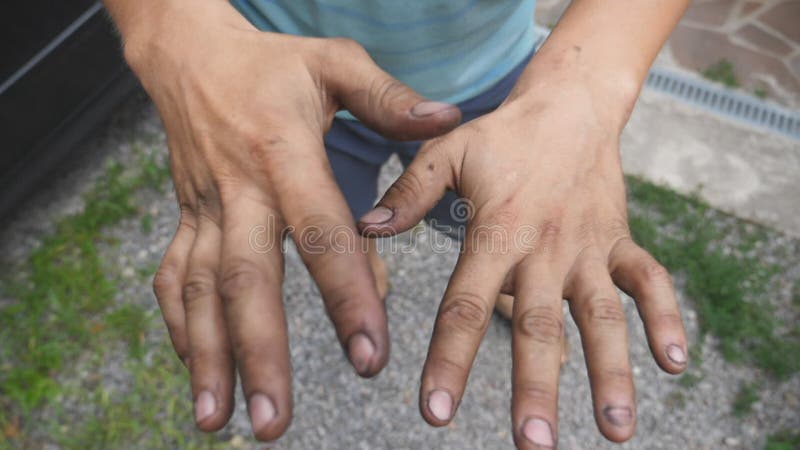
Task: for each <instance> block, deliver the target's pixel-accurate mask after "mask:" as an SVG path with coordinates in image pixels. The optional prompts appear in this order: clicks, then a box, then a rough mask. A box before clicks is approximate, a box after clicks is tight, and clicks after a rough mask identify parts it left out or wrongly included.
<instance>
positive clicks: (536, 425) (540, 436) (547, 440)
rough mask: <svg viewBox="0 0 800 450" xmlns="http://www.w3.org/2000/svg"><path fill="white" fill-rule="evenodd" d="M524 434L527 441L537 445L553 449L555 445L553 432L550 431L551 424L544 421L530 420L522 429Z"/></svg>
mask: <svg viewBox="0 0 800 450" xmlns="http://www.w3.org/2000/svg"><path fill="white" fill-rule="evenodd" d="M522 434H523V435H524V436H525V439H527V440H529V441H531V442H533V443H534V444H536V445H541V446H543V447H553V445H554V444H555V442H554V440H553V432H552V431H551V430H550V424H549V423H547V422H545V421H544V420H542V419H529V420H528V421H527V422H525V425H523V427H522Z"/></svg>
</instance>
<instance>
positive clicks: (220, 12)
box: [106, 0, 255, 76]
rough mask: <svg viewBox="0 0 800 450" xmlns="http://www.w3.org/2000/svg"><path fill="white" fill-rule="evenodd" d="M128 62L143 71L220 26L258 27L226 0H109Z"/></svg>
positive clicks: (182, 50)
mask: <svg viewBox="0 0 800 450" xmlns="http://www.w3.org/2000/svg"><path fill="white" fill-rule="evenodd" d="M106 6H107V8H108V9H109V12H110V13H111V16H112V18H113V19H114V22H115V24H116V25H117V28H118V29H119V32H120V35H121V37H122V43H123V50H124V57H125V60H126V61H127V63H128V65H130V66H131V68H132V69H133V70H134V72H136V73H137V75H140V76H141V73H140V72H143V71H144V69H145V68H146V67H147V66H148V65H151V64H152V63H153V60H155V59H158V58H160V56H161V55H165V54H166V55H167V56H169V55H170V53H172V54H173V56H176V57H177V56H179V55H180V54H183V53H186V52H187V51H188V50H189V49H190V48H191V46H192V45H193V43H194V42H197V41H198V37H199V36H202V34H207V33H213V30H214V29H217V28H220V26H225V25H233V26H235V27H238V28H240V29H251V30H255V28H254V27H253V26H252V25H251V24H250V23H249V22H248V21H247V20H246V19H245V18H244V17H243V16H242V15H241V14H239V12H238V11H236V9H234V8H233V7H232V6H231V5H230V4H229V3H228V2H227V1H225V0H203V1H195V0H136V1H134V2H131V1H128V0H106Z"/></svg>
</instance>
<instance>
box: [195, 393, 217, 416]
mask: <svg viewBox="0 0 800 450" xmlns="http://www.w3.org/2000/svg"><path fill="white" fill-rule="evenodd" d="M216 410H217V400H216V399H214V395H213V394H211V392H208V391H203V392H201V393H200V395H198V396H197V399H196V400H195V402H194V420H195V421H196V422H197V423H200V422H202V421H203V420H204V419H205V418H207V417H211V416H212V415H214V412H216Z"/></svg>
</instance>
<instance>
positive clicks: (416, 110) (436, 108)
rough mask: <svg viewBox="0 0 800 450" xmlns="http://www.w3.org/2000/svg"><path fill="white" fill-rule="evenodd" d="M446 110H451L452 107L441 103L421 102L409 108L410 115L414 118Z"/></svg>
mask: <svg viewBox="0 0 800 450" xmlns="http://www.w3.org/2000/svg"><path fill="white" fill-rule="evenodd" d="M448 109H453V105H451V104H449V103H441V102H421V103H417V104H416V105H414V107H413V108H411V114H412V115H414V116H416V117H427V116H432V115H434V114H436V113H440V112H442V111H446V110H448Z"/></svg>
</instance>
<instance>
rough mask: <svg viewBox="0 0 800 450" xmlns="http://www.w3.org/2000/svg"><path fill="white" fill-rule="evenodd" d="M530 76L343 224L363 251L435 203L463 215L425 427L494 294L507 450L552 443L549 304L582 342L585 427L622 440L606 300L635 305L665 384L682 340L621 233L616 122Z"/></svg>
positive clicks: (480, 331) (583, 86)
mask: <svg viewBox="0 0 800 450" xmlns="http://www.w3.org/2000/svg"><path fill="white" fill-rule="evenodd" d="M570 51H572V50H570ZM564 58H568V57H567V56H565V57H564ZM540 61H541V60H540ZM562 63H563V61H562ZM536 65H537V61H536V58H534V62H533V63H532V66H534V67H531V68H530V70H526V74H527V75H524V76H523V79H521V82H520V83H518V84H517V86H516V88H515V91H514V92H512V94H511V96H510V97H509V99H508V100H507V101H506V102H505V103H504V104H503V105H501V106H500V107H499V108H498V109H497V110H496V111H494V112H492V113H490V114H487V115H486V116H483V117H481V118H479V119H477V120H474V121H472V122H469V123H467V124H465V125H463V126H461V127H460V128H457V129H456V130H455V131H453V132H451V133H449V134H447V135H445V136H443V137H439V138H436V139H434V140H432V141H429V142H427V143H426V144H425V145H424V146H423V147H422V149H421V150H420V151H419V153H418V155H417V156H416V158H415V159H414V161H413V162H412V164H411V165H410V166H409V167H408V169H407V170H406V171H405V173H403V174H402V175H401V177H400V178H399V179H398V180H397V181H396V182H395V183H394V184H393V185H392V186H391V187H390V189H389V190H388V191H387V193H386V195H385V196H384V197H383V199H381V201H380V202H379V203H378V205H377V206H376V209H374V210H372V211H370V212H368V213H367V214H366V215H365V216H364V217H362V218H361V220H360V221H359V223H358V225H359V228H360V230H361V231H362V234H364V235H367V236H389V235H393V234H395V233H399V232H402V231H404V230H407V229H409V228H411V227H413V226H414V225H415V224H417V223H418V222H419V221H420V219H421V218H422V217H423V215H424V214H425V212H426V211H428V210H429V209H430V208H431V207H433V206H434V205H435V204H436V202H437V200H438V199H439V198H440V197H441V196H442V195H443V194H444V192H445V189H450V190H453V191H455V192H457V193H458V194H459V195H460V197H462V198H463V199H466V200H465V201H466V202H467V205H468V206H469V207H470V208H471V209H472V214H471V219H470V220H469V223H468V225H467V228H466V233H465V235H464V240H463V242H462V253H461V255H460V257H459V260H458V263H457V265H456V267H455V270H454V271H453V274H452V276H451V278H450V282H449V284H448V286H447V290H446V292H445V294H444V298H443V300H442V302H441V305H440V308H439V313H438V317H437V320H436V325H435V328H434V331H433V337H432V339H431V344H430V348H429V351H428V357H427V360H426V362H425V367H424V370H423V373H422V381H421V389H420V400H419V401H420V410H421V412H422V415H423V416H424V418H425V420H426V421H428V422H429V423H430V424H431V425H434V426H442V425H445V424H447V423H448V422H450V420H452V418H453V416H454V414H455V412H456V409H457V407H458V405H459V402H460V401H461V398H462V395H463V393H464V389H465V384H466V382H467V377H468V374H469V371H470V368H471V366H472V363H473V359H474V358H475V354H476V352H477V350H478V346H479V344H480V341H481V339H482V337H483V335H484V333H485V331H486V328H487V326H488V324H489V319H490V317H491V313H492V310H493V307H494V302H495V299H496V297H497V294H498V292H501V291H503V292H505V293H508V294H512V295H514V297H515V301H514V307H513V318H512V324H513V360H514V364H513V365H514V369H513V400H512V403H513V405H512V423H513V429H514V438H515V442H516V443H517V446H518V447H519V448H524V449H530V448H542V447H544V448H550V447H555V444H556V441H557V436H558V430H557V418H558V408H557V399H558V374H559V366H560V357H561V343H560V341H561V335H562V328H563V319H562V298H566V299H567V300H568V302H569V308H570V312H571V314H572V316H573V318H574V319H575V321H576V323H577V325H578V328H579V330H580V333H581V340H582V343H583V348H584V353H585V355H586V363H587V368H588V373H589V379H590V383H591V388H592V398H593V402H594V411H595V420H596V422H597V425H598V427H599V429H600V431H601V432H602V433H603V434H604V435H605V436H606V437H607V438H608V439H611V440H613V441H624V440H626V439H629V438H630V437H631V436H632V434H633V432H634V428H635V424H636V404H635V396H634V386H633V378H632V374H631V366H630V362H629V359H628V349H627V332H626V322H625V314H624V312H623V308H622V304H621V302H620V298H619V296H618V294H617V290H616V288H615V285H616V286H618V287H620V288H621V289H622V290H624V291H625V292H627V293H629V294H630V295H631V296H633V298H634V299H635V300H636V303H637V306H638V309H639V314H640V316H641V318H642V320H643V322H644V325H645V328H646V331H647V337H648V341H649V344H650V349H651V351H652V353H653V356H654V358H655V360H656V362H657V363H658V364H659V366H661V368H662V369H663V370H665V371H667V372H669V373H679V372H681V371H683V370H684V368H685V367H686V364H687V358H686V355H687V347H686V345H687V344H686V338H685V336H684V330H683V325H682V321H681V317H680V313H679V310H678V306H677V303H676V298H675V292H674V290H673V288H672V285H671V281H670V276H669V274H668V273H667V271H666V270H665V269H664V268H663V267H662V266H661V265H660V264H659V263H658V262H656V260H655V259H653V257H652V256H651V255H650V254H648V253H647V252H646V251H645V250H643V249H642V248H640V247H639V246H637V245H636V244H635V243H634V242H633V241H632V240H631V236H630V232H629V229H628V224H627V215H626V206H625V187H624V180H623V176H622V170H621V166H620V156H619V151H618V137H619V133H620V132H621V129H622V127H623V125H624V123H625V121H626V120H627V116H628V109H627V108H615V107H613V106H612V105H615V104H619V105H622V104H623V102H619V101H616V100H615V99H616V93H614V94H612V95H610V96H606V93H605V92H602V89H596V88H595V86H593V85H592V84H591V83H590V82H586V81H585V80H584V79H576V78H580V77H581V74H577V73H576V75H570V71H569V70H566V71H564V72H561V71H560V70H558V69H552V68H549V69H552V70H546V68H544V67H535V66H536ZM538 74H550V75H553V76H550V75H541V76H540V75H538ZM632 97H633V98H635V93H634V95H632ZM612 100H614V101H612Z"/></svg>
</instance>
